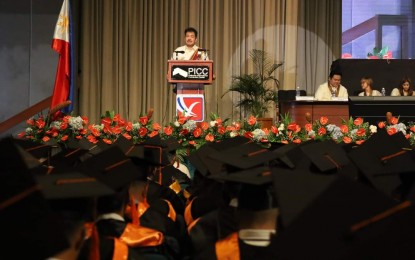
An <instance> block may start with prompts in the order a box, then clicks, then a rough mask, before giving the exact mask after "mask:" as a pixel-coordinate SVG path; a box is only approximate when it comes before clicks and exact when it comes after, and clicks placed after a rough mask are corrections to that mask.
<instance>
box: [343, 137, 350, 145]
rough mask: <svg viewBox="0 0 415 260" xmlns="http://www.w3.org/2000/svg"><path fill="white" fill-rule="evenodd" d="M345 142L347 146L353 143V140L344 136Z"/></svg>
mask: <svg viewBox="0 0 415 260" xmlns="http://www.w3.org/2000/svg"><path fill="white" fill-rule="evenodd" d="M343 142H344V143H345V144H350V143H351V142H352V138H350V137H348V136H344V137H343Z"/></svg>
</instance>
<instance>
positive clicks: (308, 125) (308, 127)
mask: <svg viewBox="0 0 415 260" xmlns="http://www.w3.org/2000/svg"><path fill="white" fill-rule="evenodd" d="M304 128H305V130H307V132H310V131H311V130H313V125H312V124H305V126H304Z"/></svg>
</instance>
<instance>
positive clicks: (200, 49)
mask: <svg viewBox="0 0 415 260" xmlns="http://www.w3.org/2000/svg"><path fill="white" fill-rule="evenodd" d="M197 51H208V49H202V48H199V49H197Z"/></svg>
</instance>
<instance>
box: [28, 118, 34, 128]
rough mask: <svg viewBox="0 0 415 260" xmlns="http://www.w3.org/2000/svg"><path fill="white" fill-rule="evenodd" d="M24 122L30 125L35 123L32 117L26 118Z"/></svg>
mask: <svg viewBox="0 0 415 260" xmlns="http://www.w3.org/2000/svg"><path fill="white" fill-rule="evenodd" d="M26 124H28V125H30V126H33V125H35V120H33V118H30V119H28V120H26Z"/></svg>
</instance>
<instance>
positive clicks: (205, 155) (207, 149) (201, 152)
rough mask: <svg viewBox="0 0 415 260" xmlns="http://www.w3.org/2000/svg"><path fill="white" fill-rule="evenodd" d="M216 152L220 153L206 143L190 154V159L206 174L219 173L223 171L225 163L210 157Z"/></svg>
mask: <svg viewBox="0 0 415 260" xmlns="http://www.w3.org/2000/svg"><path fill="white" fill-rule="evenodd" d="M215 153H218V151H217V150H216V149H214V148H213V147H212V146H211V145H209V144H204V145H202V146H201V147H200V148H199V149H197V150H196V151H194V152H193V153H192V154H191V155H190V156H189V161H190V163H191V164H192V165H193V166H194V167H195V168H196V169H197V170H198V171H199V172H200V173H201V174H202V175H204V176H207V175H211V174H218V173H220V172H222V171H223V169H224V166H223V165H224V163H223V162H221V161H218V160H215V159H212V158H211V157H210V155H212V154H215Z"/></svg>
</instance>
